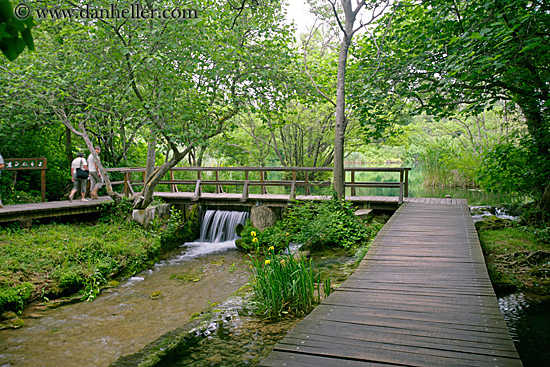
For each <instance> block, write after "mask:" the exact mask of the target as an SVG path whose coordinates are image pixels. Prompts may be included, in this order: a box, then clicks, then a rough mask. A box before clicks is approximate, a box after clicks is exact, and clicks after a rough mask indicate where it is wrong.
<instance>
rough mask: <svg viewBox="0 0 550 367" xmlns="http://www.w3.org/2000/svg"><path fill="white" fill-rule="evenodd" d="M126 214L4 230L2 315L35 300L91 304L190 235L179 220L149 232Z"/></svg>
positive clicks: (0, 245)
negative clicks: (64, 299)
mask: <svg viewBox="0 0 550 367" xmlns="http://www.w3.org/2000/svg"><path fill="white" fill-rule="evenodd" d="M128 209H129V208H128V206H122V207H120V208H118V209H117V210H116V211H115V212H110V213H108V214H107V215H106V216H105V217H104V218H102V219H101V220H100V221H99V222H97V223H73V224H55V223H54V224H47V225H35V226H33V227H32V228H30V229H20V228H18V227H3V228H0V314H1V313H2V312H5V311H15V312H19V311H21V310H22V309H23V307H24V306H25V305H26V304H28V303H30V302H33V301H36V300H45V301H49V300H53V299H57V298H60V297H65V296H73V297H72V298H73V299H82V300H92V299H93V298H95V297H96V296H97V295H98V293H99V292H100V290H101V289H102V288H104V287H106V286H109V285H113V284H116V281H117V280H120V279H122V278H125V277H129V276H131V275H133V274H135V273H137V272H139V271H141V270H143V269H145V268H147V267H149V266H151V265H152V264H154V262H155V261H156V260H157V259H158V258H159V256H160V254H161V253H163V252H164V251H166V250H168V249H170V248H172V247H174V244H179V243H182V241H183V240H185V238H184V237H185V236H186V235H190V234H191V233H190V231H189V228H182V227H181V226H179V225H178V221H179V219H180V218H181V217H180V216H179V215H174V216H173V217H172V219H170V220H168V222H166V223H157V224H156V225H155V226H153V228H151V229H149V230H145V229H143V228H142V227H141V226H139V225H137V224H136V223H134V222H132V221H130V220H129V219H128V213H129V211H128ZM177 233H179V234H177ZM75 295H77V296H76V297H74V296H75Z"/></svg>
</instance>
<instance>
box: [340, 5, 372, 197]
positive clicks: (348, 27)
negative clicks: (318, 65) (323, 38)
mask: <svg viewBox="0 0 550 367" xmlns="http://www.w3.org/2000/svg"><path fill="white" fill-rule="evenodd" d="M341 4H342V8H343V9H344V14H345V17H346V19H345V23H344V25H342V24H341V22H340V21H339V20H338V22H339V24H340V27H342V32H343V36H342V42H341V44H340V56H339V57H338V77H337V80H336V116H335V118H336V124H335V130H334V177H333V182H334V190H335V191H336V195H337V197H338V199H345V196H346V192H345V189H346V188H345V181H346V176H345V172H344V136H345V134H346V116H345V112H346V111H345V109H346V63H347V60H348V51H349V47H350V45H351V38H352V37H353V33H354V31H353V24H354V23H355V17H356V15H357V13H358V12H359V10H360V8H361V7H362V6H363V5H364V3H358V5H357V6H358V8H357V9H356V10H355V11H354V10H353V9H352V6H351V0H341ZM333 8H334V6H333ZM334 13H335V16H336V17H338V15H337V13H336V9H335V8H334Z"/></svg>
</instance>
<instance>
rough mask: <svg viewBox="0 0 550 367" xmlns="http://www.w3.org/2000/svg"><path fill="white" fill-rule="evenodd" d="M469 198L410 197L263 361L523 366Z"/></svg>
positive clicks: (343, 365)
mask: <svg viewBox="0 0 550 367" xmlns="http://www.w3.org/2000/svg"><path fill="white" fill-rule="evenodd" d="M521 365H522V364H521V360H520V359H519V356H518V354H517V351H516V349H515V347H514V344H513V342H512V339H511V337H510V334H509V332H508V328H507V326H506V323H505V321H504V318H503V316H502V314H501V312H500V309H499V306H498V303H497V299H496V296H495V293H494V291H493V288H492V286H491V283H490V280H489V277H488V274H487V269H486V266H485V261H484V258H483V254H482V252H481V246H480V244H479V240H478V237H477V232H476V230H475V227H474V224H473V221H472V217H471V215H470V213H469V210H468V206H467V204H466V202H465V201H460V202H456V204H455V203H453V204H434V203H432V204H430V203H415V202H409V203H405V204H404V205H402V206H401V207H400V208H399V210H398V211H397V212H396V213H395V214H394V215H393V216H392V218H391V219H390V220H389V221H388V222H387V223H386V225H385V226H384V228H383V229H382V230H381V231H380V232H379V234H378V236H377V237H376V238H375V240H374V242H373V244H372V246H371V249H370V250H369V252H368V254H367V256H365V258H364V260H363V261H362V262H361V264H360V265H359V267H358V269H357V270H356V271H355V273H354V274H353V275H352V276H350V278H349V279H348V280H346V281H345V282H344V283H343V284H342V285H341V286H340V287H339V288H338V289H337V290H336V291H335V292H333V294H331V295H330V296H329V297H328V298H327V299H325V300H324V301H323V302H322V303H321V305H319V306H318V307H317V308H316V309H315V310H313V312H312V313H311V314H310V315H308V316H307V317H306V318H305V319H304V320H303V321H302V322H301V323H300V324H299V325H297V326H296V327H295V328H294V330H292V331H290V332H289V333H288V335H287V336H286V337H285V338H284V339H283V340H282V341H281V342H280V343H279V344H277V345H276V346H275V347H274V349H273V351H272V352H271V354H270V355H269V356H268V357H267V358H266V359H264V360H263V361H262V363H261V366H264V367H267V366H304V367H305V366H341V367H348V366H521Z"/></svg>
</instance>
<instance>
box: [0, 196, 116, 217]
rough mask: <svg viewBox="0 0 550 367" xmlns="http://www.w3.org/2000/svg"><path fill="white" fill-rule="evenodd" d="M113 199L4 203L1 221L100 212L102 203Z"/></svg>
mask: <svg viewBox="0 0 550 367" xmlns="http://www.w3.org/2000/svg"><path fill="white" fill-rule="evenodd" d="M111 201H112V199H111V198H110V197H109V196H102V197H100V198H99V200H89V201H85V202H82V201H80V200H76V199H75V200H74V201H73V202H70V201H68V200H62V201H49V202H44V203H35V204H16V205H4V207H3V208H0V223H2V222H14V221H29V220H32V219H40V218H55V217H62V216H69V215H78V214H88V213H98V212H101V211H103V210H104V208H103V207H102V205H101V204H103V203H105V202H111Z"/></svg>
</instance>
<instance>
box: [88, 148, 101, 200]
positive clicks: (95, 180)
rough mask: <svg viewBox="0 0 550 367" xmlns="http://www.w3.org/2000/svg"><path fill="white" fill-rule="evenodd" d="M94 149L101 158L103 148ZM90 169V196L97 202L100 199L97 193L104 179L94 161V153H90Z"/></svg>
mask: <svg viewBox="0 0 550 367" xmlns="http://www.w3.org/2000/svg"><path fill="white" fill-rule="evenodd" d="M94 149H95V152H96V153H97V155H98V157H99V153H100V152H101V148H100V147H98V146H95V147H94ZM88 169H89V171H90V190H91V191H90V196H91V198H92V199H93V200H96V199H99V196H98V195H97V192H98V191H99V189H100V188H101V186H102V179H101V173H100V172H99V169H98V168H97V162H96V160H95V159H94V155H93V154H92V153H90V155H89V156H88Z"/></svg>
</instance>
